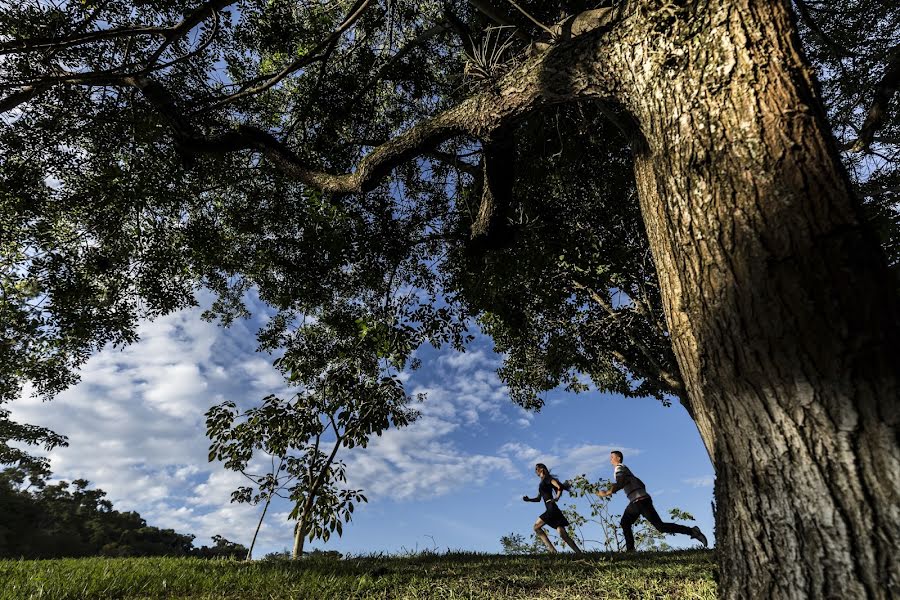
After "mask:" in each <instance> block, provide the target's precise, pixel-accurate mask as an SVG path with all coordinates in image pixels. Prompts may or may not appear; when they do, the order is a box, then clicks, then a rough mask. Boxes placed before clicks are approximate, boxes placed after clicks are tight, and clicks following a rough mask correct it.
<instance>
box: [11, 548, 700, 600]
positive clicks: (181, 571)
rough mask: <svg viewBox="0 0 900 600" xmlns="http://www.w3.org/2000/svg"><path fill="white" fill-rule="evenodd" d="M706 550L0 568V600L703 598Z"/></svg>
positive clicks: (15, 564) (73, 562) (94, 561)
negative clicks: (154, 599)
mask: <svg viewBox="0 0 900 600" xmlns="http://www.w3.org/2000/svg"><path fill="white" fill-rule="evenodd" d="M714 569H715V563H714V557H713V553H712V552H711V551H698V550H691V551H681V552H666V553H639V554H637V555H624V554H602V553H592V554H584V555H582V556H581V557H576V556H574V555H572V554H559V555H556V556H548V555H540V556H503V555H493V554H470V553H449V554H422V555H418V556H411V557H389V556H369V557H357V558H348V559H344V560H337V559H331V558H324V557H323V558H320V557H313V558H307V559H304V560H302V561H300V562H298V563H290V562H286V561H284V562H253V563H242V562H231V561H209V560H201V559H191V558H132V559H102V558H83V559H62V560H35V561H24V560H23V561H12V560H9V561H0V599H2V600H13V599H15V600H24V599H26V598H47V599H54V600H56V599H60V600H62V599H72V600H76V599H77V600H90V599H99V598H128V599H137V598H166V599H172V600H174V599H177V598H185V599H187V598H190V599H201V598H202V599H204V600H211V599H237V598H247V599H279V600H281V599H284V600H287V599H294V598H296V599H300V598H311V599H312V598H315V599H317V600H332V599H344V598H348V599H349V598H353V599H363V598H365V599H368V598H372V599H375V598H409V599H414V598H423V599H424V598H429V599H431V598H439V599H445V598H446V599H454V598H466V599H469V598H472V599H476V598H491V599H494V598H501V599H503V598H509V599H512V598H515V599H525V598H534V599H541V600H548V599H560V600H562V599H567V600H575V599H580V598H591V599H601V600H605V599H609V600H612V599H616V600H618V599H629V600H631V599H642V600H643V599H647V600H650V599H653V600H657V599H663V598H672V599H676V598H677V599H678V600H692V599H709V600H712V599H713V598H715V595H716V585H715V582H714V581H713V572H714Z"/></svg>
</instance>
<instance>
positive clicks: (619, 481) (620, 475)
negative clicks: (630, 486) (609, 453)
mask: <svg viewBox="0 0 900 600" xmlns="http://www.w3.org/2000/svg"><path fill="white" fill-rule="evenodd" d="M623 487H625V469H616V482H615V483H614V484H612V487H611V488H609V489H608V490H603V491H602V492H597V495H598V496H600V497H601V498H606V497H607V496H612V495H613V494H615V493H616V492H618V491H619V490H621V489H622V488H623Z"/></svg>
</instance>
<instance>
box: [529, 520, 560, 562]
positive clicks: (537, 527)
mask: <svg viewBox="0 0 900 600" xmlns="http://www.w3.org/2000/svg"><path fill="white" fill-rule="evenodd" d="M534 533H535V534H536V535H537V536H538V539H539V540H541V541H542V542H543V543H544V545H545V546H547V550H549V551H550V552H552V553H553V554H556V546H554V545H553V542H551V541H550V537H549V536H548V535H547V532H546V531H544V520H543V519H538V520H537V521H535V522H534Z"/></svg>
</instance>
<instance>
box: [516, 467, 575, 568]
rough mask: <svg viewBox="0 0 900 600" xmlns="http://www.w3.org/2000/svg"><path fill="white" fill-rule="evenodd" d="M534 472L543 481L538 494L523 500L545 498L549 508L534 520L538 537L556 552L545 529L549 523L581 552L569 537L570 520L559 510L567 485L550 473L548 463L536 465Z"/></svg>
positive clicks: (569, 543)
mask: <svg viewBox="0 0 900 600" xmlns="http://www.w3.org/2000/svg"><path fill="white" fill-rule="evenodd" d="M534 473H535V475H537V476H538V477H540V478H541V483H540V484H539V485H538V495H537V497H535V498H529V497H528V496H522V500H524V501H525V502H540V501H541V500H543V501H544V506H545V507H546V508H547V510H545V511H544V513H543V514H542V515H541V516H540V517H539V518H538V520H537V521H535V522H534V532H535V533H536V534H537V536H538V539H540V540H541V541H542V542H543V543H544V545H545V546H547V549H548V550H550V552H556V546H554V545H553V542H551V541H550V538H549V537H548V536H547V532H546V531H544V525H549V526H550V527H553V528H554V529H556V532H557V533H559V537H561V538H562V540H563V541H564V542H565V543H566V544H568V545H569V547H570V548H571V549H572V550H574V551H575V552H577V553H579V554H581V549H580V548H579V547H578V545H576V544H575V542H574V541H573V540H572V538H571V537H569V532H568V531H566V527H568V526H569V520H568V519H566V516H565V515H564V514H563V513H562V511H561V510H559V506H557V505H556V503H557V502H558V501H559V498H560V496H562V493H563V490H564V489H565V487H564V486H563V484H561V483H560V482H559V480H558V479H557V478H556V477H554V476H553V475H551V474H550V470H549V469H548V468H547V465H545V464H543V463H538V464H536V465H535V466H534Z"/></svg>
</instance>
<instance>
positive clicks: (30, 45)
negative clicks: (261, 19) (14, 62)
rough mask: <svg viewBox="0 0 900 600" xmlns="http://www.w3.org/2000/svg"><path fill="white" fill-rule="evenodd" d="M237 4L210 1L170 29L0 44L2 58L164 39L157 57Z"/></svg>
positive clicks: (117, 30)
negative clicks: (214, 15) (209, 17)
mask: <svg viewBox="0 0 900 600" xmlns="http://www.w3.org/2000/svg"><path fill="white" fill-rule="evenodd" d="M236 2H237V0H210V1H209V2H207V3H206V4H204V5H202V6H201V7H200V8H198V9H197V10H195V11H194V12H192V13H190V14H188V15H186V16H185V17H184V18H183V19H182V20H181V22H179V23H177V24H176V25H173V26H171V27H116V28H113V29H105V30H101V31H91V32H89V33H85V34H82V35H78V36H72V37H67V38H66V37H64V38H30V39H26V40H13V41H11V42H5V43H3V44H0V55H4V54H17V53H23V52H32V51H34V50H51V49H52V50H61V49H64V48H71V47H72V46H80V45H81V44H87V43H90V42H99V41H104V40H114V39H117V38H127V37H134V36H139V35H141V36H143V35H148V36H162V37H163V38H165V41H164V42H163V44H162V45H161V46H160V48H158V49H157V51H158V53H159V54H162V52H163V51H164V50H165V48H166V47H167V46H168V45H169V44H170V43H172V42H173V41H174V40H176V39H178V38H179V37H181V36H182V35H184V34H186V33H187V32H189V31H190V30H191V29H193V28H194V27H196V26H197V25H199V24H200V23H201V22H202V21H203V19H205V18H206V16H207V15H208V14H210V13H216V12H218V11H220V10H222V9H224V8H226V7H228V6H229V5H231V4H235V3H236ZM157 58H159V56H158V55H156V56H155V57H154V59H153V60H152V62H156V59H157ZM151 64H152V63H151Z"/></svg>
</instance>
